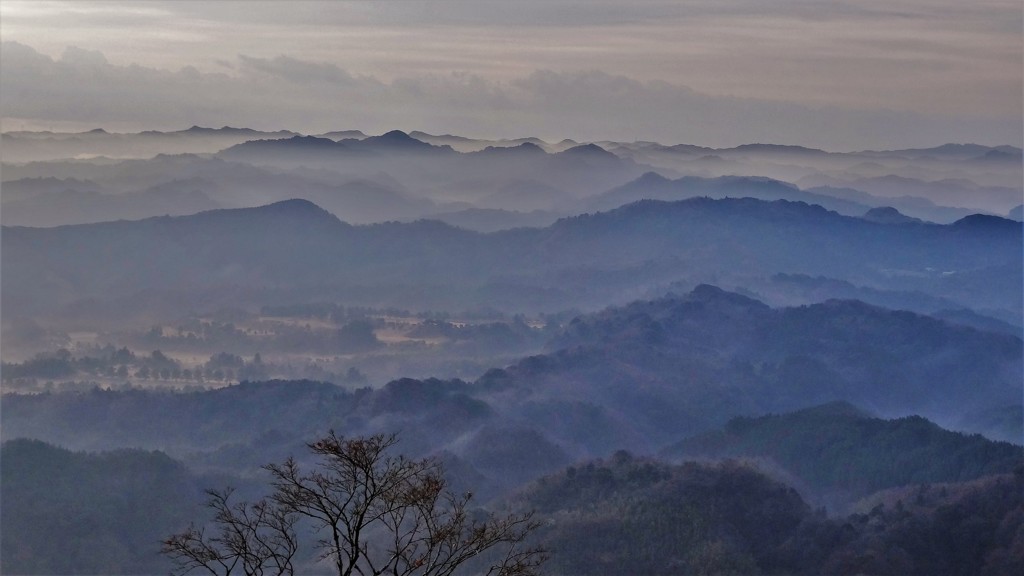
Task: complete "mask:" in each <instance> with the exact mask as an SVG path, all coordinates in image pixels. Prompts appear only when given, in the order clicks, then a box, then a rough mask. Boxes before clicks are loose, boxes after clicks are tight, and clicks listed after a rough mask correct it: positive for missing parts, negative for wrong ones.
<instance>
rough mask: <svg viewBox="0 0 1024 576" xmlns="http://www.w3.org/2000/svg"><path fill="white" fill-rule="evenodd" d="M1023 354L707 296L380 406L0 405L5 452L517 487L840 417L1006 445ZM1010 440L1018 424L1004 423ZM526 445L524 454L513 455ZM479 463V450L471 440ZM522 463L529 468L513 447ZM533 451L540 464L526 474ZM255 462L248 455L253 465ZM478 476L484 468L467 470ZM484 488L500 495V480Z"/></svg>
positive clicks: (573, 328)
mask: <svg viewBox="0 0 1024 576" xmlns="http://www.w3.org/2000/svg"><path fill="white" fill-rule="evenodd" d="M1021 353H1022V346H1021V341H1020V339H1019V338H1016V337H1014V336H1008V335H1000V334H993V333H987V332H981V331H978V330H975V329H972V328H967V327H962V326H956V325H951V324H948V323H946V322H944V321H941V320H937V319H934V318H930V317H927V316H920V315H916V314H912V313H909V312H898V311H892V310H886V309H882V308H876V307H873V306H868V305H865V304H863V303H860V302H855V301H830V302H826V303H823V304H817V305H812V306H802V307H793V308H781V309H774V308H770V307H768V306H766V305H765V304H763V303H761V302H758V301H756V300H753V299H750V298H748V297H745V296H741V295H739V294H735V293H730V292H726V291H722V290H720V289H718V288H715V287H712V286H702V287H699V288H698V289H696V290H694V291H693V292H692V293H690V294H688V295H686V296H668V297H665V298H662V299H658V300H653V301H643V302H637V303H634V304H631V305H629V306H625V307H621V308H612V309H609V310H606V311H604V312H601V313H598V314H593V315H586V316H582V317H580V318H579V319H578V320H575V321H573V322H572V323H571V324H570V325H569V326H568V327H567V328H566V330H565V333H564V334H562V335H561V336H559V337H558V338H557V339H555V340H554V341H553V342H552V343H551V351H550V352H548V353H545V354H541V355H536V356H531V357H527V358H524V359H522V360H521V361H518V362H516V363H514V364H512V365H511V366H508V367H506V368H500V369H493V370H490V371H488V372H487V373H486V374H484V375H483V376H481V377H480V378H479V379H477V380H476V381H475V382H462V381H450V380H449V381H445V380H414V379H401V380H396V381H393V382H391V383H389V384H387V385H386V386H384V387H383V388H381V389H377V390H371V389H368V388H367V389H361V390H346V389H344V388H340V387H334V386H330V385H327V384H315V383H309V382H305V383H294V382H272V383H247V384H244V385H239V386H233V387H228V388H225V389H221V390H214V391H209V392H194V393H187V394H186V393H177V394H176V393H170V392H147V391H142V390H129V391H119V392H115V391H102V390H95V391H91V392H85V393H81V394H41V395H36V396H14V395H11V396H7V397H5V398H4V402H3V404H2V405H0V409H2V417H3V420H4V429H3V430H4V434H5V437H7V438H13V437H18V436H31V437H36V438H41V439H45V440H48V441H52V442H57V443H61V444H63V445H68V446H73V447H78V448H89V449H97V448H103V447H106V446H111V445H116V444H114V443H115V442H116V439H117V438H124V437H131V438H133V441H134V442H138V443H139V445H140V446H145V447H151V448H166V449H171V448H174V449H176V450H182V451H183V450H187V448H188V447H189V446H195V447H196V448H198V449H201V450H213V449H215V448H216V446H217V444H218V443H220V442H231V443H234V444H239V445H249V443H254V444H252V445H251V446H250V447H248V448H246V449H245V450H244V451H249V452H253V453H255V452H258V451H255V447H257V446H258V445H260V446H263V447H264V448H266V446H267V444H266V443H264V444H259V442H257V440H256V438H257V437H258V436H260V435H262V434H271V435H272V436H275V437H282V436H283V438H284V440H285V441H286V442H296V443H298V442H300V441H301V438H302V437H304V436H308V435H310V434H315V433H317V432H318V431H320V432H322V431H323V430H324V429H326V428H330V427H334V428H335V429H337V430H339V431H347V432H349V433H359V434H365V433H375V432H381V431H391V430H396V429H398V430H402V431H403V432H404V433H405V434H406V435H407V436H408V437H409V440H408V443H409V447H410V448H409V449H410V450H411V451H414V452H417V453H422V452H430V451H432V450H434V449H439V448H444V449H450V450H452V451H453V452H456V453H461V451H462V450H464V449H466V447H467V446H472V445H474V444H473V442H472V439H473V438H475V437H477V436H480V437H481V438H492V439H493V441H489V442H490V449H491V450H492V451H495V452H496V453H502V452H501V451H502V450H508V452H507V454H508V455H509V457H510V458H523V459H524V460H522V461H519V460H516V461H517V462H521V464H522V466H521V467H523V468H524V470H530V471H529V472H524V474H533V473H542V472H546V471H550V470H551V469H552V468H553V467H557V466H558V465H561V464H564V463H566V462H568V461H571V460H572V459H575V458H585V457H593V456H601V455H605V454H608V453H610V452H611V451H614V450H616V449H620V448H626V449H630V450H635V451H637V452H641V453H651V452H653V451H655V450H658V449H660V448H662V447H664V446H666V445H669V444H671V443H673V442H678V441H679V440H681V439H683V438H685V437H687V436H691V435H694V434H698V433H701V432H706V431H709V430H712V429H714V428H717V427H719V426H722V425H724V424H725V423H726V422H727V421H728V420H729V419H730V418H733V417H736V416H743V415H747V416H759V415H762V414H765V413H767V412H776V413H778V412H786V411H790V410H795V409H801V408H807V407H810V406H813V405H815V404H820V403H822V402H828V401H833V400H846V401H849V402H853V403H855V404H857V405H859V406H864V407H865V408H868V409H869V410H871V411H873V412H875V413H878V414H881V415H883V416H886V417H896V416H906V415H912V414H916V415H922V416H925V417H927V418H929V419H931V420H933V421H935V422H937V423H939V424H940V425H942V426H944V427H946V428H953V429H961V430H970V431H977V432H984V433H986V434H987V435H989V437H991V438H1002V439H1015V438H1019V437H1020V430H1019V428H1012V429H1006V428H1000V427H995V426H993V425H992V422H991V421H990V420H989V419H987V417H986V414H989V413H991V412H992V411H993V410H995V411H1000V410H1006V409H1007V408H1008V407H1010V409H1017V410H1019V406H1020V404H1019V402H1020V400H1019V394H1020V373H1021ZM1016 423H1017V425H1018V426H1019V418H1018V419H1017V420H1016ZM526 440H529V442H527V443H526V444H523V442H525V441H526ZM480 444H481V445H484V444H486V443H484V442H483V441H482V440H481V443H480ZM524 445H525V446H531V450H533V451H531V450H526V451H524V450H523V448H522V446H524ZM540 447H543V449H544V451H545V454H548V455H550V458H546V459H544V460H543V462H541V460H536V461H534V460H531V459H530V457H531V456H535V455H536V451H535V450H534V449H536V450H540ZM254 451H255V452H254ZM474 454H475V455H474V456H473V458H476V457H477V456H479V457H480V458H484V457H485V456H486V451H480V452H479V453H474ZM487 466H490V467H491V473H493V474H494V478H495V479H502V478H503V476H502V474H501V473H500V471H501V470H505V468H506V467H503V465H502V464H501V462H495V461H491V462H490V463H489V464H487Z"/></svg>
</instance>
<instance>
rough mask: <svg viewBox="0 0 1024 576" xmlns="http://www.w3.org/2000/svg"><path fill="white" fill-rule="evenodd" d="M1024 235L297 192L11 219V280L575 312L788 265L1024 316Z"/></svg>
mask: <svg viewBox="0 0 1024 576" xmlns="http://www.w3.org/2000/svg"><path fill="white" fill-rule="evenodd" d="M1021 232H1022V226H1021V224H1020V223H1015V222H1011V221H1008V220H1003V219H1000V218H995V217H971V218H967V219H964V220H962V221H959V222H957V223H954V224H950V225H945V226H943V225H922V224H917V223H907V224H901V225H893V224H877V223H874V222H869V221H866V220H863V219H860V218H851V217H846V216H840V215H839V214H836V213H834V212H828V211H826V210H824V209H823V208H820V207H818V206H811V205H807V204H803V203H800V202H788V201H781V200H780V201H775V202H765V201H760V200H754V199H749V198H748V199H722V200H711V199H707V198H695V199H690V200H683V201H678V202H658V201H642V202H637V203H634V204H631V205H628V206H624V207H622V208H618V209H615V210H612V211H610V212H603V213H598V214H594V215H583V216H578V217H573V218H568V219H563V220H560V221H558V222H556V223H555V224H553V225H552V226H550V227H547V228H534V229H518V230H510V231H502V232H495V233H491V234H479V233H474V232H470V231H467V230H462V229H458V228H454V227H451V226H448V225H444V224H441V223H438V222H426V221H420V222H415V223H409V224H398V223H388V224H378V225H369V226H349V225H346V224H344V223H342V222H340V221H338V220H337V219H336V218H334V217H333V216H331V215H330V214H328V213H326V212H324V211H323V210H321V209H319V208H318V207H316V206H315V205H313V204H311V203H308V202H304V201H299V200H292V201H286V202H281V203H277V204H271V205H268V206H264V207H261V208H251V209H237V210H217V211H212V212H205V213H200V214H197V215H194V216H182V217H159V218H150V219H146V220H139V221H122V222H112V223H101V224H87V225H76V226H63V227H57V228H46V229H32V228H21V227H14V228H10V227H5V228H3V237H2V240H3V248H2V249H3V259H4V271H5V274H4V276H3V279H2V287H3V301H4V306H5V309H7V310H17V311H19V313H29V312H33V311H35V312H43V311H51V310H53V309H54V308H56V307H59V306H61V305H65V304H68V303H70V302H73V301H87V300H88V299H97V298H98V299H102V300H117V299H118V298H126V297H128V296H132V295H136V294H139V293H145V292H147V291H149V292H161V293H166V294H180V295H182V296H180V297H181V298H183V299H185V300H188V299H191V300H193V301H195V302H203V301H208V300H209V299H211V295H212V296H216V295H217V294H223V293H224V292H225V291H230V290H232V289H238V288H244V290H246V291H248V292H249V293H258V292H259V291H261V290H263V291H268V290H276V291H277V292H276V293H275V294H276V296H277V297H278V298H280V297H281V295H282V294H289V293H290V292H289V291H295V290H306V291H307V292H308V291H310V290H317V289H319V290H321V291H330V292H331V293H332V294H335V295H336V296H338V295H341V296H345V297H349V298H358V299H360V300H361V301H367V302H366V303H372V304H374V305H393V304H402V305H410V304H416V305H426V306H430V305H432V304H433V305H436V304H444V305H456V304H455V303H456V302H457V303H459V304H461V305H463V306H466V305H492V306H504V307H508V306H511V307H513V308H518V309H523V308H524V307H526V308H530V307H533V308H537V307H540V308H556V309H564V308H569V307H572V306H580V305H583V306H596V307H600V306H604V305H606V304H607V303H609V302H615V301H623V300H624V298H625V296H626V295H627V294H635V293H637V291H638V290H644V289H653V288H655V287H656V286H658V285H659V283H660V284H662V285H664V284H667V283H668V282H670V281H672V280H677V279H679V278H681V277H682V278H688V279H690V280H691V281H698V282H699V281H702V280H704V281H706V280H708V279H711V278H715V277H722V278H730V277H732V278H735V277H740V276H747V277H749V276H752V275H753V276H769V275H772V274H775V273H778V272H786V273H802V274H808V275H824V276H828V277H831V278H837V279H844V280H847V281H851V282H854V283H859V284H872V285H876V286H879V287H888V288H900V289H919V290H921V291H924V292H925V293H928V294H931V295H934V296H941V297H946V298H951V299H952V300H954V301H956V302H959V303H961V304H962V305H964V306H967V307H976V308H993V309H1004V310H1008V311H1015V310H1019V309H1020V306H1021V304H1020V302H1021V289H1022V288H1021V261H1022V251H1024V248H1022V242H1021V239H1022V235H1021ZM616 275H618V276H616ZM620 276H621V277H620ZM595 277H600V278H602V282H600V283H595V282H593V279H594V278H595ZM513 287H514V288H515V289H513ZM185 294H187V296H185ZM236 298H237V296H236ZM410 298H412V299H413V301H412V302H410V300H409V299H410ZM204 299H205V300H204ZM442 307H443V306H442Z"/></svg>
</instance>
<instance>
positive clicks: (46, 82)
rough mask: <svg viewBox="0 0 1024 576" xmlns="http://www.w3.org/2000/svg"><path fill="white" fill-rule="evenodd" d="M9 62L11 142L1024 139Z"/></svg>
mask: <svg viewBox="0 0 1024 576" xmlns="http://www.w3.org/2000/svg"><path fill="white" fill-rule="evenodd" d="M0 59H2V60H0V62H2V67H0V98H2V102H3V104H2V105H3V115H4V117H5V118H7V119H8V120H7V122H6V124H7V126H5V129H9V128H10V127H11V126H15V125H17V124H29V125H34V126H37V127H47V126H50V125H52V126H53V127H61V126H71V125H77V126H80V127H82V128H85V127H90V126H107V127H113V128H115V129H116V128H120V129H133V128H132V127H137V128H163V129H179V128H184V127H187V126H189V125H191V124H201V125H216V126H220V125H225V124H227V125H238V126H249V127H254V128H264V129H278V128H289V129H295V130H301V131H305V132H320V131H326V130H330V129H340V128H359V129H362V130H365V131H368V132H383V131H385V130H388V129H392V128H396V127H397V128H402V129H406V130H413V129H422V130H425V131H429V132H458V133H463V134H468V135H479V136H522V135H537V136H541V137H545V138H549V139H560V138H563V137H573V138H578V139H583V140H600V139H609V138H613V139H622V140H634V139H655V140H659V141H663V142H670V143H671V142H693V143H700V144H710V145H730V144H738V143H742V142H754V141H762V142H765V141H771V142H785V143H802V144H808V145H814V146H822V147H825V148H829V149H836V150H841V149H850V148H869V147H878V146H905V145H906V146H910V145H921V144H934V143H938V142H943V141H947V140H958V141H964V140H973V141H978V142H987V143H1005V142H1009V143H1019V141H1020V132H1021V131H1020V119H1019V117H1018V118H1003V119H1000V118H985V117H971V116H952V115H923V114H914V113H907V112H878V111H851V110H843V109H839V108H836V107H828V108H813V107H808V106H804V105H800V104H795V103H783V102H772V101H766V100H758V99H750V98H733V97H713V96H709V95H706V94H701V93H698V92H696V91H694V90H691V89H689V88H687V87H684V86H679V85H674V84H671V83H667V82H661V81H647V82H641V81H639V80H635V79H631V78H628V77H625V76H620V75H612V74H608V73H605V72H600V71H589V72H555V71H549V70H540V71H535V72H532V73H530V74H528V75H524V76H521V77H518V78H512V79H509V80H491V79H487V78H484V77H483V76H481V75H478V74H469V73H448V74H421V75H416V76H407V77H399V78H395V79H392V80H390V81H387V82H385V81H381V80H378V79H377V78H375V77H372V76H365V75H364V76H356V75H352V74H350V73H349V72H347V71H346V70H344V69H342V68H340V67H338V66H337V65H334V64H332V63H326V62H310V61H305V60H301V59H298V58H295V57H292V56H287V55H278V56H274V57H271V58H262V57H257V56H250V55H238V56H237V57H234V58H223V59H222V60H224V62H223V64H222V65H221V68H222V69H223V70H224V72H200V71H199V70H197V69H196V68H193V67H184V68H181V69H179V70H177V71H167V70H160V69H154V68H149V67H144V66H139V65H130V66H121V65H115V64H112V63H110V62H109V61H108V60H107V59H106V58H105V56H104V55H103V54H101V53H99V52H96V51H90V50H83V49H79V48H68V49H66V50H65V51H64V53H63V54H62V56H61V57H59V58H56V59H54V58H51V57H49V56H46V55H43V54H40V53H39V52H37V51H36V50H35V49H33V48H32V47H29V46H26V45H23V44H19V43H14V42H4V43H3V46H2V51H0ZM11 119H21V121H17V120H15V121H12V120H11ZM48 122H49V123H50V124H47V123H48Z"/></svg>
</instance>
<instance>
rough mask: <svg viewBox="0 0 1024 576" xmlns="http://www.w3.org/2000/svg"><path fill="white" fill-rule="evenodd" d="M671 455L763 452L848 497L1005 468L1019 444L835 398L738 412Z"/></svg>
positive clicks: (1019, 456)
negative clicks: (777, 410) (761, 412)
mask: <svg viewBox="0 0 1024 576" xmlns="http://www.w3.org/2000/svg"><path fill="white" fill-rule="evenodd" d="M661 455H662V456H663V457H667V458H672V459H675V460H688V459H693V458H715V459H720V458H756V459H766V460H768V461H769V462H771V463H774V464H777V465H779V466H781V467H782V468H783V470H784V471H785V472H786V473H788V474H790V475H792V477H793V478H795V479H798V480H799V481H800V483H801V485H802V486H803V487H805V488H807V489H808V490H809V491H810V492H811V494H813V495H822V494H831V495H832V496H833V501H835V496H839V495H841V496H843V497H844V498H846V499H847V500H848V501H849V500H853V499H857V498H859V497H862V496H865V495H866V494H869V493H871V492H875V491H878V490H881V489H884V488H890V487H896V486H905V485H916V484H927V483H938V482H962V481H967V480H973V479H975V478H979V477H981V476H987V475H991V474H999V473H1003V474H1005V473H1010V472H1013V470H1014V469H1015V468H1016V467H1018V466H1020V465H1021V464H1022V463H1024V448H1021V447H1020V446H1017V445H1013V444H1010V443H1007V442H992V441H991V440H987V439H985V438H983V437H981V436H979V435H972V436H968V435H965V434H961V433H957V432H950V431H948V430H943V429H942V428H940V427H938V426H936V425H935V424H933V423H931V422H929V421H927V420H925V419H924V418H921V417H919V416H908V417H903V418H897V419H893V420H883V419H880V418H873V417H870V416H868V415H866V414H865V413H863V412H862V411H860V410H857V409H856V408H855V407H853V406H852V405H850V404H848V403H845V402H836V403H832V404H826V405H823V406H817V407H814V408H808V409H805V410H800V411H797V412H792V413H788V414H781V415H769V416H761V417H758V418H749V417H738V418H734V419H732V420H730V421H729V422H728V424H726V426H725V427H724V428H722V429H721V430H716V431H713V432H708V433H705V434H701V435H699V436H694V437H692V438H688V439H686V440H683V441H682V442H679V443H677V444H674V445H672V446H670V447H668V448H666V449H665V450H663V451H662V452H661Z"/></svg>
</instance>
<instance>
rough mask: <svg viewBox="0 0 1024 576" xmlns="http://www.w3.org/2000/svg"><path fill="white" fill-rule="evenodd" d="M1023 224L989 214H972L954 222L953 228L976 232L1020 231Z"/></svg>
mask: <svg viewBox="0 0 1024 576" xmlns="http://www.w3.org/2000/svg"><path fill="white" fill-rule="evenodd" d="M1020 224H1021V223H1020V222H1016V221H1014V220H1009V219H1007V218H1002V217H1000V216H991V215H989V214H971V215H970V216H964V217H963V218H961V219H959V220H957V221H956V222H953V224H952V226H953V227H955V228H961V229H975V230H1003V229H1012V228H1016V229H1018V230H1020V228H1021V225H1020Z"/></svg>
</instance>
